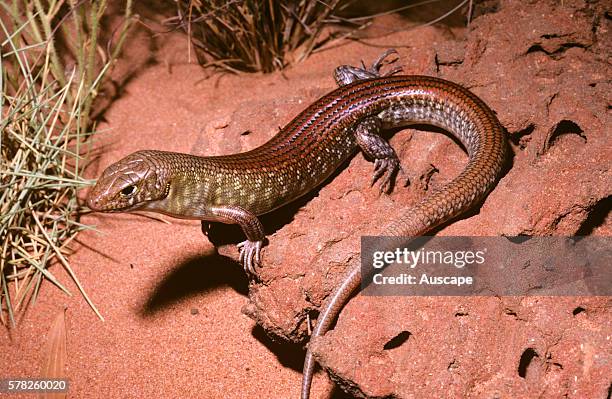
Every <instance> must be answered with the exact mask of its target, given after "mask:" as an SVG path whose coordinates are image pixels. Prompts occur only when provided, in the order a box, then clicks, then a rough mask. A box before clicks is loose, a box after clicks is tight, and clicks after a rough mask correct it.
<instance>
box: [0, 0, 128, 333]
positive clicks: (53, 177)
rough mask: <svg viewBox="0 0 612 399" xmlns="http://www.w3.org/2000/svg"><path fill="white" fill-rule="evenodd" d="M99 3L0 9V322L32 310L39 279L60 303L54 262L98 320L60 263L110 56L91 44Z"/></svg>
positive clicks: (74, 222) (72, 228)
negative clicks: (47, 283) (96, 101)
mask: <svg viewBox="0 0 612 399" xmlns="http://www.w3.org/2000/svg"><path fill="white" fill-rule="evenodd" d="M105 8H106V1H94V2H85V1H81V2H76V0H72V1H66V0H54V1H48V2H42V1H40V0H32V1H29V0H26V1H24V0H22V1H17V0H15V1H13V2H11V3H10V4H9V3H7V2H2V3H1V5H0V46H1V47H0V131H1V132H2V134H1V136H0V144H1V154H0V155H1V159H0V285H1V287H0V290H1V292H0V300H1V306H2V309H1V311H0V320H1V321H2V323H3V324H5V325H8V324H9V323H10V324H11V325H15V315H16V312H18V311H19V310H20V309H23V308H25V306H26V305H27V304H28V303H33V302H34V301H35V300H36V298H37V295H38V293H39V289H40V286H41V283H42V282H43V281H44V280H45V279H46V280H49V281H51V282H52V283H53V284H55V285H56V286H57V287H59V288H60V289H61V290H62V291H64V292H65V293H67V294H69V295H70V293H69V291H68V290H67V289H66V287H65V286H64V285H63V284H62V283H61V282H60V281H58V280H57V279H56V278H55V277H54V275H53V274H52V273H51V271H50V270H49V266H50V265H52V264H53V263H58V262H59V263H60V264H61V265H62V266H63V267H64V268H65V270H66V271H67V273H68V274H69V275H70V276H71V278H72V279H73V281H74V283H75V284H76V286H77V287H78V289H79V290H80V292H81V294H82V295H83V296H84V298H85V299H86V301H87V302H88V303H89V305H90V306H91V308H92V309H93V310H94V311H95V312H96V314H97V315H98V316H99V317H100V318H101V317H102V316H101V315H100V313H99V312H98V310H97V309H96V307H95V306H94V304H93V302H92V301H91V300H90V299H89V297H88V296H87V294H86V293H85V290H84V289H83V287H82V286H81V284H80V282H79V280H78V278H77V276H76V274H75V273H74V271H73V270H72V268H71V267H70V264H69V263H68V261H67V259H66V256H67V254H68V253H69V249H68V244H69V243H70V241H71V240H73V239H74V237H75V235H76V234H77V233H78V232H79V231H81V230H83V229H86V228H88V227H87V226H85V225H83V224H81V223H79V221H78V220H79V215H80V214H81V212H82V211H83V210H84V209H83V208H82V207H81V206H80V205H79V203H78V201H77V196H76V194H77V190H78V189H80V188H82V187H83V186H85V185H87V184H89V183H90V182H88V181H87V180H85V179H84V178H83V176H82V172H83V168H84V166H85V164H86V159H85V158H84V157H83V155H84V154H85V153H86V151H84V150H86V149H87V148H88V146H87V139H88V137H89V136H90V135H91V130H89V129H91V127H92V121H91V117H90V115H91V110H92V104H93V101H94V99H95V97H96V94H97V90H98V88H99V86H100V83H101V82H102V79H103V77H104V75H105V73H106V72H107V71H108V69H109V68H110V66H111V60H113V59H114V58H115V57H116V56H117V55H118V52H119V50H120V47H121V45H122V43H123V39H124V38H125V35H126V33H127V30H128V26H129V21H130V9H131V2H130V1H128V2H127V8H126V15H125V17H126V19H125V23H124V25H123V27H122V29H121V31H120V32H119V33H118V38H119V39H118V40H117V43H116V44H115V46H114V47H113V50H112V51H110V54H109V52H105V51H104V50H102V49H101V47H100V45H99V43H98V42H97V37H98V29H99V26H100V18H101V17H102V14H103V12H104V10H105Z"/></svg>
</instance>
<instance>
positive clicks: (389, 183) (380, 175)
mask: <svg viewBox="0 0 612 399" xmlns="http://www.w3.org/2000/svg"><path fill="white" fill-rule="evenodd" d="M398 172H401V173H402V174H404V170H403V169H402V166H401V165H400V162H399V160H398V159H397V158H384V159H377V160H375V161H374V175H373V176H372V181H371V185H372V186H373V185H374V183H376V181H377V180H378V179H381V180H380V192H381V193H386V194H389V193H391V191H392V190H393V182H394V181H395V177H396V176H397V174H398Z"/></svg>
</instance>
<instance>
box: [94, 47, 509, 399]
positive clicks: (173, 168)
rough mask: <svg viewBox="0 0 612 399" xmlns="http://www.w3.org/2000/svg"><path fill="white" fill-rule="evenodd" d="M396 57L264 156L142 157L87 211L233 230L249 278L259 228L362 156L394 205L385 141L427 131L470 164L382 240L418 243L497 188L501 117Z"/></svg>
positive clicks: (322, 328) (127, 161)
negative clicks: (449, 140) (434, 130)
mask: <svg viewBox="0 0 612 399" xmlns="http://www.w3.org/2000/svg"><path fill="white" fill-rule="evenodd" d="M393 53H396V51H395V50H393V49H389V50H387V51H386V52H384V53H383V54H382V55H381V56H380V57H379V58H378V59H377V60H375V61H374V63H373V64H372V66H371V67H370V68H366V67H365V66H364V65H362V66H361V67H354V66H350V65H341V66H339V67H337V68H336V70H335V71H334V78H335V80H336V83H337V84H338V86H339V87H338V88H337V89H335V90H333V91H331V92H330V93H328V94H326V95H324V96H323V97H321V98H319V99H318V100H317V101H315V102H314V103H312V104H311V105H310V106H309V107H307V108H306V109H305V110H304V111H302V112H301V113H300V114H299V115H298V116H296V117H295V118H294V119H293V120H292V121H291V122H289V123H288V124H287V125H286V126H285V127H283V128H282V129H281V130H280V131H279V132H278V133H277V134H276V135H274V136H273V137H272V138H271V139H270V140H269V141H267V142H266V143H264V144H263V145H261V146H259V147H257V148H254V149H252V150H250V151H247V152H242V153H238V154H232V155H223V156H207V157H201V156H195V155H190V154H183V153H175V152H167V151H159V150H142V151H137V152H135V153H132V154H130V155H128V156H126V157H125V158H123V159H121V160H119V161H118V162H116V163H114V164H112V165H110V166H109V167H107V168H106V169H105V170H104V171H103V173H102V175H101V176H100V178H99V179H98V180H97V182H96V184H95V186H94V187H93V188H92V189H91V190H90V192H89V194H88V198H87V205H88V206H89V208H91V209H92V210H94V211H100V212H130V211H136V210H142V211H150V212H158V213H162V214H166V215H169V216H172V217H176V218H183V219H197V220H201V221H202V224H203V227H204V225H205V222H221V223H230V224H238V225H240V227H241V228H242V230H243V232H244V234H245V236H246V240H245V241H243V242H241V243H239V244H238V247H239V262H240V263H241V264H242V266H243V268H244V270H245V272H246V273H247V274H248V275H250V276H251V277H255V276H256V266H258V265H259V264H260V263H261V249H262V246H263V245H264V240H265V233H264V228H263V225H262V223H261V222H260V220H259V219H258V216H260V215H263V214H266V213H269V212H272V211H274V210H275V209H278V208H279V207H281V206H284V205H286V204H288V203H290V202H292V201H294V200H295V199H297V198H299V197H301V196H303V195H305V194H306V193H308V192H310V191H311V190H313V189H315V188H317V187H318V186H320V185H321V184H322V183H323V182H325V181H326V180H327V179H328V178H329V176H331V174H332V173H334V172H335V171H336V169H338V168H339V167H341V166H342V165H343V164H344V163H345V161H346V160H347V159H349V158H350V157H352V156H354V154H355V153H356V152H357V150H358V149H360V150H361V151H362V152H363V153H364V154H365V156H366V157H367V158H370V159H371V160H373V161H374V173H373V176H372V180H371V182H372V184H374V183H376V182H379V184H380V186H379V187H380V191H381V192H386V193H389V192H390V191H391V190H392V187H393V183H394V181H395V178H396V176H397V175H398V173H399V172H403V170H402V168H401V165H400V161H399V158H398V156H397V154H396V152H395V150H394V149H393V148H392V147H391V145H390V144H389V143H388V142H387V141H386V140H385V139H384V138H383V136H381V132H382V131H384V130H386V129H390V128H394V127H404V126H408V125H411V124H429V125H433V126H436V127H439V128H442V129H444V130H446V131H447V132H449V133H450V134H451V135H452V136H454V137H456V138H457V139H458V140H459V142H460V143H461V144H462V145H463V146H464V147H465V149H466V151H467V153H468V158H469V160H468V163H467V165H466V167H465V169H464V170H463V172H462V173H461V174H459V176H457V177H456V178H454V179H453V180H452V181H450V182H449V183H447V184H446V185H444V186H442V187H440V188H437V189H435V190H433V191H432V192H431V193H429V194H428V195H426V196H425V198H423V199H422V200H421V202H419V203H418V204H416V205H414V206H411V207H407V208H406V209H404V210H402V211H401V212H400V214H399V216H397V217H396V218H395V219H394V220H393V221H391V223H390V224H389V225H388V226H387V227H385V228H383V229H382V230H381V234H383V235H396V236H418V235H423V234H425V233H426V232H428V231H430V230H432V229H433V228H435V227H437V226H439V225H440V224H442V223H445V222H447V221H449V220H451V219H454V218H456V217H458V216H459V215H461V214H463V213H465V212H466V211H467V210H470V209H472V208H474V207H476V206H477V205H478V204H479V203H481V202H482V200H483V199H484V198H485V196H486V195H487V194H488V193H489V192H490V191H491V190H492V188H493V187H494V185H495V184H496V182H497V180H498V178H499V176H500V174H501V171H502V169H503V164H504V160H505V156H506V152H507V149H506V141H505V136H504V132H503V128H502V126H501V124H500V123H499V121H498V119H497V117H496V116H495V113H494V112H493V111H492V110H491V109H490V108H489V107H488V106H487V105H486V104H485V103H484V102H483V101H482V100H481V99H480V98H478V97H477V96H476V95H475V94H473V93H472V92H470V91H469V90H467V89H465V88H464V87H462V86H460V85H458V84H456V83H453V82H450V81H447V80H443V79H440V78H436V77H430V76H422V75H397V72H399V68H393V69H392V70H390V71H389V72H387V73H384V74H383V73H381V72H380V69H381V67H382V66H383V64H384V60H385V59H386V58H387V57H389V56H390V55H391V54H393ZM361 280H362V279H361V270H360V265H359V263H358V262H356V263H353V264H351V265H349V267H348V269H347V272H346V275H345V277H344V278H343V279H342V280H341V283H340V284H339V285H338V286H337V288H336V289H335V290H334V292H332V294H331V295H330V296H329V297H328V299H327V301H326V303H325V304H324V306H323V307H322V311H321V313H320V315H319V317H318V320H317V324H316V326H315V329H314V331H313V333H312V335H311V339H312V338H314V337H318V336H321V335H323V334H325V332H326V331H327V330H328V329H329V327H330V325H331V323H332V321H333V320H334V319H335V317H337V315H338V314H339V312H340V310H341V309H342V307H343V306H344V304H345V303H346V302H347V301H348V299H349V298H350V296H351V294H352V293H353V292H354V291H356V290H357V289H358V288H359V286H360V284H361ZM314 363H315V362H314V357H313V355H312V353H311V352H310V350H308V351H307V353H306V357H305V361H304V376H303V383H302V393H301V395H302V398H303V399H307V398H308V397H309V391H310V385H311V381H312V374H313V370H314Z"/></svg>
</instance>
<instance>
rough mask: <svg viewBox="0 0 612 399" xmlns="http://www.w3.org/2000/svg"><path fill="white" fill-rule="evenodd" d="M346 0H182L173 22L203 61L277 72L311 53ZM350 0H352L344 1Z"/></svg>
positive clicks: (246, 69)
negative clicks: (186, 34)
mask: <svg viewBox="0 0 612 399" xmlns="http://www.w3.org/2000/svg"><path fill="white" fill-rule="evenodd" d="M340 3H341V0H331V1H325V2H324V1H318V0H293V1H292V0H283V1H272V0H230V1H222V0H177V6H178V16H177V17H175V18H171V19H170V20H169V21H168V22H169V23H170V24H173V25H176V26H180V27H182V28H183V29H184V30H185V31H186V32H187V33H188V35H189V37H190V39H191V41H192V43H193V45H194V47H195V49H196V56H197V58H198V61H199V62H200V64H202V65H204V66H206V65H216V66H218V67H221V68H224V69H226V70H229V71H232V72H237V71H245V72H272V71H275V70H279V69H282V68H284V67H285V66H286V65H288V64H290V63H292V62H299V61H302V60H303V59H305V58H306V57H308V55H310V54H311V53H312V51H313V50H315V49H316V48H317V47H319V46H321V45H322V44H324V43H326V42H328V41H329V40H331V39H332V38H333V36H331V35H326V36H325V38H324V39H321V33H322V32H323V29H324V27H325V26H326V25H327V23H328V22H330V17H331V16H332V15H333V14H334V13H335V12H336V11H338V9H339V8H340ZM342 3H343V4H346V3H347V1H344V2H342Z"/></svg>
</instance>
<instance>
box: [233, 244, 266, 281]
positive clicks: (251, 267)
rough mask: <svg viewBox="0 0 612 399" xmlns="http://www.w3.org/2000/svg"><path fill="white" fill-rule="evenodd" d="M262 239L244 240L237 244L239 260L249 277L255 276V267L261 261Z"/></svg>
mask: <svg viewBox="0 0 612 399" xmlns="http://www.w3.org/2000/svg"><path fill="white" fill-rule="evenodd" d="M262 245H263V241H250V240H246V241H243V242H241V243H240V244H238V249H239V250H240V259H239V262H240V263H241V264H242V267H243V268H244V271H245V272H246V274H247V275H249V276H251V277H256V276H257V272H256V271H255V267H256V266H259V264H260V263H261V247H262Z"/></svg>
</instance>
